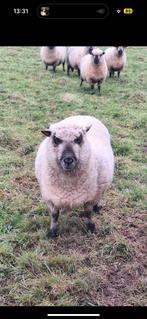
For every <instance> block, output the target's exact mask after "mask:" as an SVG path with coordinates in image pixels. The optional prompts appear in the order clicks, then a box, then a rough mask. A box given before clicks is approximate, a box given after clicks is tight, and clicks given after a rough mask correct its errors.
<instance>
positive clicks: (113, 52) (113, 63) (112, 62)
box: [105, 47, 127, 77]
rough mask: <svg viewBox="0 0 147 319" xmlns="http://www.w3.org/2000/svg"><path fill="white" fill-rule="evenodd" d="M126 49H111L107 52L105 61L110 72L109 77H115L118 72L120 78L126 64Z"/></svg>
mask: <svg viewBox="0 0 147 319" xmlns="http://www.w3.org/2000/svg"><path fill="white" fill-rule="evenodd" d="M125 48H126V47H111V48H108V49H106V50H105V60H106V63H107V67H108V70H109V76H110V77H111V76H114V72H117V74H118V77H119V76H120V72H121V71H122V70H123V68H124V66H125V64H126V59H127V57H126V52H125Z"/></svg>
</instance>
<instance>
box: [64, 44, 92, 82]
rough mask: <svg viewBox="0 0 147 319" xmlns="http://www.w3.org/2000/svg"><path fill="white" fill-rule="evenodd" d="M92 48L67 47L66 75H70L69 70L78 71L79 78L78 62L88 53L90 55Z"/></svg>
mask: <svg viewBox="0 0 147 319" xmlns="http://www.w3.org/2000/svg"><path fill="white" fill-rule="evenodd" d="M92 49H93V47H69V48H68V50H67V75H70V72H69V71H70V70H71V71H72V72H73V70H74V69H76V70H77V71H78V75H79V76H80V61H81V58H82V57H83V56H84V55H85V54H88V53H91V51H92Z"/></svg>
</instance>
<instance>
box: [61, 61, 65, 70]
mask: <svg viewBox="0 0 147 319" xmlns="http://www.w3.org/2000/svg"><path fill="white" fill-rule="evenodd" d="M62 66H63V71H65V61H64V62H63V63H62Z"/></svg>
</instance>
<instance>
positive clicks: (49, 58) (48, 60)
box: [40, 47, 67, 72]
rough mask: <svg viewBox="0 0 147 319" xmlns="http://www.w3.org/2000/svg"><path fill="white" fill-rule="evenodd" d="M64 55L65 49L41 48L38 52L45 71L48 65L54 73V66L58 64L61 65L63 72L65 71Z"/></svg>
mask: <svg viewBox="0 0 147 319" xmlns="http://www.w3.org/2000/svg"><path fill="white" fill-rule="evenodd" d="M66 54H67V49H66V47H42V48H41V50H40V57H41V60H42V61H43V62H44V64H45V68H46V70H47V69H48V66H49V65H52V66H53V71H54V72H55V70H56V66H57V65H60V64H62V65H63V71H65V60H66Z"/></svg>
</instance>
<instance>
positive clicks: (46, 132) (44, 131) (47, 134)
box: [41, 129, 52, 137]
mask: <svg viewBox="0 0 147 319" xmlns="http://www.w3.org/2000/svg"><path fill="white" fill-rule="evenodd" d="M41 132H42V133H43V134H44V135H45V136H48V137H49V136H51V134H52V132H51V131H50V130H49V129H45V130H42V131H41Z"/></svg>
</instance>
